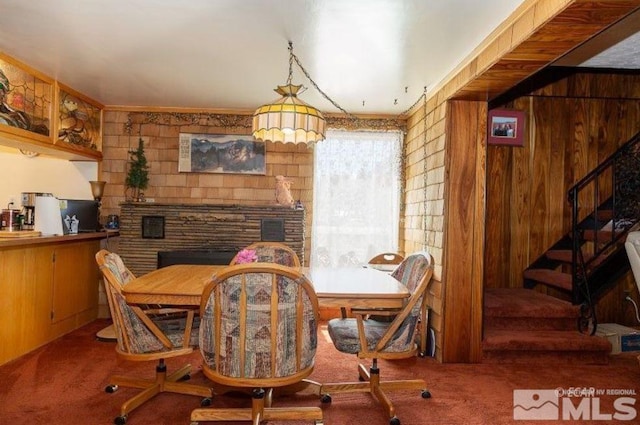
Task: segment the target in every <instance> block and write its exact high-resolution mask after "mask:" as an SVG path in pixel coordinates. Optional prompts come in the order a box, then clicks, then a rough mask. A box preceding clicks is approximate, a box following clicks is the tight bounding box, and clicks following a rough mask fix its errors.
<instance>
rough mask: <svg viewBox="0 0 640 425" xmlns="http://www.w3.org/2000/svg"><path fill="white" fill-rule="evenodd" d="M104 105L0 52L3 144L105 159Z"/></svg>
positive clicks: (0, 138) (36, 151) (77, 157)
mask: <svg viewBox="0 0 640 425" xmlns="http://www.w3.org/2000/svg"><path fill="white" fill-rule="evenodd" d="M102 108H103V106H102V105H100V104H99V103H97V102H94V101H92V100H90V99H88V98H87V97H85V96H83V95H82V94H80V93H78V92H76V91H74V90H73V89H71V88H69V87H66V86H64V85H62V84H59V83H57V82H56V81H55V80H54V79H52V78H50V77H48V76H46V75H44V74H43V73H41V72H39V71H37V70H35V69H33V68H31V67H29V66H28V65H25V64H23V63H22V62H20V61H18V60H16V59H14V58H12V57H10V56H8V55H5V54H4V53H2V52H0V145H4V146H9V147H13V148H17V149H20V150H21V151H22V152H23V153H24V152H28V153H30V154H32V153H33V154H46V155H50V156H53V157H57V158H62V159H69V160H83V161H87V160H89V161H91V160H94V161H99V160H101V159H102V153H101V152H100V148H101V140H102V127H101V126H102Z"/></svg>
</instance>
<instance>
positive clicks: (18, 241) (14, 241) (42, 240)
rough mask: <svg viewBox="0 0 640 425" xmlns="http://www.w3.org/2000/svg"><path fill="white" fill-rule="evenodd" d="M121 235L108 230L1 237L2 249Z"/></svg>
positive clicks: (116, 231)
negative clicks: (72, 233) (73, 233)
mask: <svg viewBox="0 0 640 425" xmlns="http://www.w3.org/2000/svg"><path fill="white" fill-rule="evenodd" d="M118 235H119V231H118V230H106V231H103V232H92V233H78V234H75V235H42V236H36V237H21V238H16V237H10V238H2V237H0V249H2V248H8V247H15V246H29V245H41V244H48V243H60V242H76V241H83V240H94V239H107V238H110V237H115V236H118Z"/></svg>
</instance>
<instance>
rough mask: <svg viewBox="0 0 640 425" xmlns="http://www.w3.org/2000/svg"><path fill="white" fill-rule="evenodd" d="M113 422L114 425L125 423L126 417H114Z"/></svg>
mask: <svg viewBox="0 0 640 425" xmlns="http://www.w3.org/2000/svg"><path fill="white" fill-rule="evenodd" d="M113 423H114V424H116V425H124V424H126V423H127V417H126V416H118V417H117V418H115V419H114V420H113Z"/></svg>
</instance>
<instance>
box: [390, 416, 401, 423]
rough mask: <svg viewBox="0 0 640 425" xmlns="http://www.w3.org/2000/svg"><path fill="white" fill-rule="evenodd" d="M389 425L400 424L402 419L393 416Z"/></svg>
mask: <svg viewBox="0 0 640 425" xmlns="http://www.w3.org/2000/svg"><path fill="white" fill-rule="evenodd" d="M389 425H400V419H398V418H396V417H395V416H394V417H393V418H391V420H390V421H389Z"/></svg>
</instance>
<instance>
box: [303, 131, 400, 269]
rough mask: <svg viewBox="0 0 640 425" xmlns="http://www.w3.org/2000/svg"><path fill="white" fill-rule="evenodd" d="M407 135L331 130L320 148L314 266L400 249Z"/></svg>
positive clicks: (346, 262)
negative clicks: (400, 221) (403, 171)
mask: <svg viewBox="0 0 640 425" xmlns="http://www.w3.org/2000/svg"><path fill="white" fill-rule="evenodd" d="M401 148H402V134H401V133H400V132H398V131H395V132H348V131H327V134H326V139H325V140H324V141H322V142H319V143H317V144H316V145H315V147H314V150H315V153H314V178H313V181H314V183H313V195H314V199H313V224H312V226H313V228H312V244H311V265H312V266H316V267H318V266H346V265H362V264H365V263H366V262H367V261H368V260H369V259H370V258H371V257H373V256H374V255H376V254H379V253H381V252H387V251H392V252H396V251H397V250H398V232H399V218H400V194H401V187H402V185H401V173H400V171H401V152H402V149H401Z"/></svg>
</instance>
